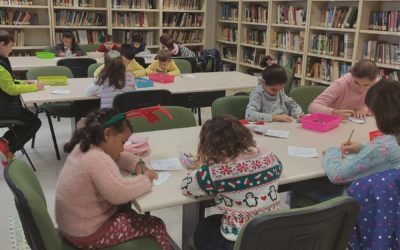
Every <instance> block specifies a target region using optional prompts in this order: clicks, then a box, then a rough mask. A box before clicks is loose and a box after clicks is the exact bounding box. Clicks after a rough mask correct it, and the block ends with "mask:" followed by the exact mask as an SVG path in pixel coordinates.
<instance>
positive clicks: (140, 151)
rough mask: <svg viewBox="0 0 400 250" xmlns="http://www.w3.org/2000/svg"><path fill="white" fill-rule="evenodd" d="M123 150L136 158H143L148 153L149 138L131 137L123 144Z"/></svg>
mask: <svg viewBox="0 0 400 250" xmlns="http://www.w3.org/2000/svg"><path fill="white" fill-rule="evenodd" d="M124 150H125V151H126V152H129V153H132V154H134V155H136V156H143V155H145V154H146V153H148V152H149V151H150V144H149V138H148V137H143V136H137V135H131V137H129V139H128V141H127V142H125V144H124Z"/></svg>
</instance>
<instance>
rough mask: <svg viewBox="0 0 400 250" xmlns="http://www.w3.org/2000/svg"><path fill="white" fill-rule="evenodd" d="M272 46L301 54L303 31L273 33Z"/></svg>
mask: <svg viewBox="0 0 400 250" xmlns="http://www.w3.org/2000/svg"><path fill="white" fill-rule="evenodd" d="M273 46H274V47H275V48H280V49H286V50H292V51H298V52H302V51H303V48H304V31H299V32H274V39H273Z"/></svg>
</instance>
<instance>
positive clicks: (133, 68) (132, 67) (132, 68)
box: [94, 59, 146, 77]
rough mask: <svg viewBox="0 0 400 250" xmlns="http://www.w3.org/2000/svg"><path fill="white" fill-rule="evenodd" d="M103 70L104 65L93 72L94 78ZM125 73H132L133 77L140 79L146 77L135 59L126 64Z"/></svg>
mask: <svg viewBox="0 0 400 250" xmlns="http://www.w3.org/2000/svg"><path fill="white" fill-rule="evenodd" d="M103 69H104V64H103V65H101V66H100V67H98V68H97V69H96V70H95V71H94V77H97V76H98V75H99V74H100V72H101V71H102V70H103ZM126 71H128V72H130V73H132V74H133V75H134V76H135V77H142V76H145V75H146V70H145V69H144V68H143V67H142V65H140V64H139V63H138V62H136V60H135V59H132V61H131V62H130V63H129V64H128V66H127V67H126Z"/></svg>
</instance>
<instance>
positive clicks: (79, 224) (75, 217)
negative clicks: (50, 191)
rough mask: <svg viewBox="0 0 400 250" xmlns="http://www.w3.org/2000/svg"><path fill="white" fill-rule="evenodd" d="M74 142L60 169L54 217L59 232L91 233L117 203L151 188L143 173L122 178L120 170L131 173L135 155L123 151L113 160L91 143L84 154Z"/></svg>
mask: <svg viewBox="0 0 400 250" xmlns="http://www.w3.org/2000/svg"><path fill="white" fill-rule="evenodd" d="M79 147H80V145H79V144H78V145H76V146H75V148H74V149H73V151H72V152H71V153H70V155H69V156H68V157H67V160H66V162H65V164H64V167H63V168H62V170H61V172H60V175H59V178H58V182H57V187H56V201H55V216H56V221H57V224H58V228H59V230H60V232H61V233H62V234H64V235H67V236H75V237H85V236H89V235H92V234H94V233H95V232H96V231H97V230H98V229H99V228H100V226H101V225H103V224H104V223H105V222H106V221H107V220H108V219H110V218H111V217H112V216H113V215H114V214H115V213H116V212H117V205H119V204H124V203H127V202H130V201H132V200H134V199H135V198H137V197H139V196H140V195H142V194H144V193H147V192H149V191H150V190H151V185H152V184H151V181H150V179H149V178H148V177H147V176H145V175H138V176H128V177H123V176H122V175H121V173H120V170H124V171H127V172H134V169H135V166H136V163H137V162H138V158H137V157H136V156H133V155H132V154H129V153H126V152H122V153H121V155H120V159H119V160H118V161H117V162H115V161H114V160H113V159H112V158H111V157H110V156H109V155H108V154H106V153H105V152H104V151H103V150H102V149H101V148H99V147H97V146H94V145H92V146H91V147H90V149H89V151H87V152H86V153H83V152H81V151H80V149H79Z"/></svg>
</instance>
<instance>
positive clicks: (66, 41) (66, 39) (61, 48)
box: [51, 31, 86, 57]
mask: <svg viewBox="0 0 400 250" xmlns="http://www.w3.org/2000/svg"><path fill="white" fill-rule="evenodd" d="M68 51H71V56H73V57H76V56H84V55H86V53H85V52H84V51H83V50H82V49H81V48H80V47H79V45H78V43H77V42H76V41H75V37H74V34H73V33H72V32H71V31H66V32H63V33H62V38H61V43H59V44H57V45H56V46H54V48H53V49H52V50H51V52H53V53H54V54H56V56H59V57H68Z"/></svg>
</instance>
